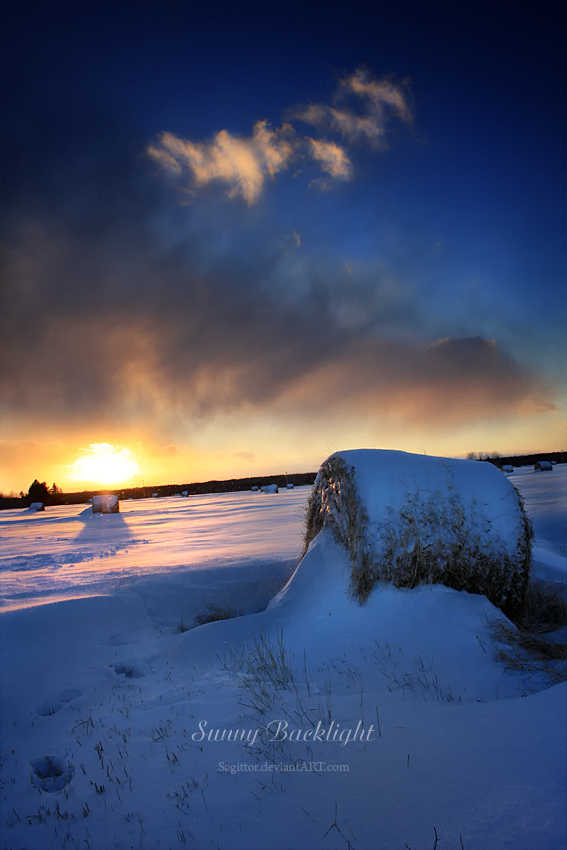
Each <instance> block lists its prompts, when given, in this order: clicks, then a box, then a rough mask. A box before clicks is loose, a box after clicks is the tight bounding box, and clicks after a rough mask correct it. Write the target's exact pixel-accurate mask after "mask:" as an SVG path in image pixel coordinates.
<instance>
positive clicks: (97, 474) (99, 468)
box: [69, 443, 140, 485]
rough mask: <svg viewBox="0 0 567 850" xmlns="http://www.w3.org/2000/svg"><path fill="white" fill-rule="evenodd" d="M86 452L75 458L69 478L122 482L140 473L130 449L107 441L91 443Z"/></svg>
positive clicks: (108, 483) (108, 482) (109, 483)
mask: <svg viewBox="0 0 567 850" xmlns="http://www.w3.org/2000/svg"><path fill="white" fill-rule="evenodd" d="M87 451H88V454H86V455H85V456H84V457H80V458H77V460H76V461H75V462H74V463H73V465H72V466H71V474H70V475H69V478H71V479H73V481H85V482H86V481H89V482H95V483H97V484H107V485H113V484H122V483H124V482H126V481H129V480H130V478H133V477H134V475H139V474H140V467H139V464H138V461H137V460H136V458H135V457H134V456H133V455H132V453H131V451H130V449H125V448H120V447H118V446H111V445H110V444H109V443H91V444H90V446H89V448H88V450H87Z"/></svg>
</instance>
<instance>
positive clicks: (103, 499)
mask: <svg viewBox="0 0 567 850" xmlns="http://www.w3.org/2000/svg"><path fill="white" fill-rule="evenodd" d="M119 512H120V505H119V502H118V497H117V496H113V495H111V494H105V495H103V496H93V514H117V513H119Z"/></svg>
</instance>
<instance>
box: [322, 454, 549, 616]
mask: <svg viewBox="0 0 567 850" xmlns="http://www.w3.org/2000/svg"><path fill="white" fill-rule="evenodd" d="M325 527H328V528H330V529H331V531H332V533H333V534H334V536H335V538H336V539H337V540H338V541H339V542H341V543H342V544H343V545H344V546H345V548H346V549H347V552H348V554H349V558H350V562H351V566H352V573H351V592H352V593H353V595H355V596H357V597H358V599H359V600H360V602H364V601H366V599H367V598H368V596H369V594H370V593H371V591H372V588H373V587H374V585H375V583H376V582H378V581H386V582H392V583H393V584H394V585H395V586H396V587H415V586H416V585H418V584H444V585H446V586H447V587H451V588H454V589H455V590H465V591H468V592H469V593H478V594H483V595H485V596H487V597H488V599H489V600H490V601H491V602H492V603H493V604H494V605H496V606H497V607H498V608H500V609H501V610H502V611H503V613H504V614H506V616H507V617H509V618H510V619H512V620H517V619H518V618H519V617H520V616H521V613H522V611H523V609H524V605H525V600H526V595H527V589H528V584H529V576H530V562H531V545H532V538H533V532H532V527H531V523H530V520H529V518H528V517H527V515H526V513H525V510H524V506H523V501H522V499H521V496H520V495H519V493H518V491H517V490H516V489H515V487H514V485H513V484H512V483H511V481H509V479H508V478H507V477H506V476H505V475H502V473H501V472H500V471H499V470H498V469H497V468H496V467H495V466H494V465H493V464H491V463H486V462H479V461H472V460H455V459H452V458H438V457H429V456H426V455H414V454H410V453H408V452H397V451H385V450H378V449H360V450H355V451H344V452H337V453H335V454H333V455H331V457H329V458H328V459H327V460H326V461H325V462H324V463H323V465H322V466H321V468H320V470H319V473H318V475H317V478H316V481H315V484H314V487H313V491H312V494H311V497H310V500H309V503H308V509H307V522H306V536H305V550H306V549H307V547H308V546H309V543H310V542H311V540H313V538H314V537H315V536H316V535H317V533H318V532H319V531H321V530H322V529H323V528H325Z"/></svg>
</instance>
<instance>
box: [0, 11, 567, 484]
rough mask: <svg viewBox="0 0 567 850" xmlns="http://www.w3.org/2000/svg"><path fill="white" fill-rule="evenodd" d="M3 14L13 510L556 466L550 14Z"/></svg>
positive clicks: (560, 35) (562, 167) (1, 473)
mask: <svg viewBox="0 0 567 850" xmlns="http://www.w3.org/2000/svg"><path fill="white" fill-rule="evenodd" d="M1 17H2V29H1V32H2V34H1V39H2V44H1V47H2V50H1V59H0V61H1V72H2V79H3V87H2V98H1V111H2V122H1V127H2V129H1V153H0V156H1V172H2V184H1V204H2V220H1V234H0V238H1V245H2V283H1V291H0V334H1V337H0V338H1V340H2V345H1V353H0V491H2V492H4V493H9V492H10V491H14V492H19V491H20V490H23V491H27V489H28V487H29V485H30V484H31V482H32V481H33V479H34V478H38V479H39V480H40V481H42V480H46V481H47V482H48V484H51V483H52V482H55V483H57V484H58V485H59V486H60V487H62V488H63V490H65V491H72V490H79V489H82V487H83V486H86V485H87V484H91V485H92V484H93V483H97V482H98V483H102V484H110V483H113V484H120V483H121V481H123V482H124V483H128V484H130V485H131V486H138V485H141V484H142V483H144V484H145V485H147V484H152V483H153V484H156V485H157V484H162V483H163V484H165V483H183V482H191V481H203V480H209V479H213V478H221V479H222V478H230V477H243V476H249V475H263V474H270V473H279V472H294V471H308V470H313V469H317V468H318V467H319V465H320V464H321V462H322V461H323V460H324V459H325V458H326V457H327V456H328V455H329V454H331V453H332V452H334V451H337V450H342V449H347V448H363V447H366V448H369V447H373V448H390V449H403V450H406V451H412V452H419V453H427V454H432V455H447V456H464V455H466V453H467V452H470V451H488V452H491V451H498V452H500V453H501V454H514V453H522V452H539V451H541V452H543V451H552V450H559V449H564V448H565V444H566V443H567V427H566V426H567V410H566V408H567V393H566V391H565V381H564V375H565V374H566V373H567V371H566V367H567V363H566V360H567V358H566V344H565V328H566V326H567V325H566V319H567V296H566V274H565V273H566V251H565V248H566V246H565V241H566V209H565V197H566V156H565V150H566V102H567V98H566V82H565V81H566V79H567V76H566V60H565V57H566V43H565V32H566V27H565V24H566V20H565V17H566V12H565V5H564V4H563V3H549V2H545V1H544V2H528V3H523V2H490V3H482V2H468V0H463V1H462V2H453V0H451V2H444V0H435V2H429V0H420V2H413V0H407V2H406V0H396V2H356V0H349V2H346V3H344V2H338V3H330V2H325V0H312V2H299V3H295V2H286V1H285V0H263V2H243V3H242V2H216V0H212V1H210V2H204V3H201V2H196V3H193V2H183V0H178V2H169V0H161V2H136V0H130V2H127V3H123V2H113V0H110V2H102V3H99V2H89V0H86V2H80V3H77V2H76V3H73V2H63V3H59V2H51V0H44V2H28V0H17V2H12V0H3V2H2V8H1ZM97 459H98V460H100V464H99V466H98V470H97Z"/></svg>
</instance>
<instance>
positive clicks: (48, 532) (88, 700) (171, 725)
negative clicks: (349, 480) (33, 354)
mask: <svg viewBox="0 0 567 850" xmlns="http://www.w3.org/2000/svg"><path fill="white" fill-rule="evenodd" d="M509 477H510V478H511V479H512V480H513V481H514V483H515V484H516V485H517V486H519V487H520V489H521V491H522V493H523V495H524V497H525V500H526V507H527V510H528V513H529V514H530V515H531V516H532V518H533V521H534V528H535V535H536V547H535V549H534V564H533V573H534V575H536V576H539V577H540V578H542V579H545V580H546V581H554V582H563V581H565V579H567V528H566V521H565V518H566V516H567V465H565V466H557V467H556V468H555V469H554V470H553V472H551V473H534V472H533V471H532V470H531V469H525V470H521V471H516V472H514V473H512V474H511V475H510V476H509ZM308 494H309V490H308V489H306V488H302V489H296V490H291V491H284V492H280V493H279V494H261V493H258V494H257V493H242V494H229V495H212V496H202V497H190V498H188V499H182V498H171V499H161V500H157V499H148V500H145V501H136V502H122V503H121V505H120V509H121V513H120V514H110V515H100V514H97V515H92V512H91V510H90V508H85V507H84V506H75V507H66V508H48V509H47V511H46V512H45V513H38V514H32V513H30V512H28V511H4V512H2V513H1V514H0V571H1V572H0V581H1V586H0V603H1V606H2V607H1V608H0V629H1V632H0V636H1V659H0V660H1V667H0V673H1V694H2V713H1V742H0V757H1V767H2V787H1V791H0V804H1V808H0V811H1V814H0V831H1V832H0V834H1V836H2V838H1V847H2V850H50V848H81V850H83V848H90V850H110V848H121V850H126V848H147V850H158V848H185V847H187V848H191V847H193V848H212V850H215V848H220V850H268V848H269V850H304V848H305V850H306V849H307V848H314V850H335V848H348V847H349V846H350V847H352V848H354V850H371V849H372V850H394V848H395V850H398V848H399V850H403V849H404V848H405V847H409V848H410V850H431V848H433V847H437V848H438V850H452V848H455V850H461V848H464V849H465V850H501V849H502V850H503V848H510V850H512V848H513V850H534V848H537V849H538V850H539V849H540V848H541V850H560V849H561V850H564V848H565V847H566V846H567V820H566V811H567V794H566V792H567V778H566V755H567V742H566V731H567V723H566V719H567V714H566V707H567V684H565V683H563V684H559V685H554V686H552V687H550V686H549V682H548V681H546V679H545V676H543V675H531V676H530V675H528V674H527V673H526V672H510V671H507V670H506V669H505V668H504V666H503V664H502V663H501V662H500V661H498V660H497V659H496V658H495V655H494V638H493V632H492V624H493V623H494V622H497V621H499V620H501V619H502V615H501V614H500V613H499V612H498V611H497V610H496V609H495V608H494V607H493V606H492V605H491V604H490V603H489V602H488V601H487V600H486V599H485V598H484V597H481V596H475V595H471V594H467V593H458V592H456V591H453V590H450V589H448V588H445V587H443V586H425V587H420V588H417V589H414V590H396V589H394V588H392V587H391V586H379V587H376V588H375V589H374V591H373V592H372V594H371V596H370V598H369V600H368V602H367V604H366V605H364V606H362V607H361V606H360V605H359V604H358V602H357V601H354V600H352V599H351V598H350V597H349V595H348V592H347V591H348V584H349V573H350V568H349V565H348V562H347V558H346V554H345V553H344V552H343V551H342V550H341V549H340V548H339V547H338V546H337V544H335V542H334V541H333V539H332V538H331V537H330V535H329V533H328V532H327V531H324V532H322V533H321V534H319V536H318V537H317V538H316V540H315V541H314V543H313V544H312V545H311V547H310V550H309V552H308V554H307V555H306V557H305V558H304V559H303V561H302V563H301V566H300V568H299V570H298V571H297V573H296V574H295V576H294V578H293V580H292V581H291V582H290V584H289V585H288V586H287V587H286V588H285V590H284V591H283V592H281V593H279V595H277V597H276V599H275V600H273V601H272V602H271V603H270V605H269V608H268V610H265V609H266V606H267V605H268V602H269V600H270V599H272V598H273V597H274V596H276V594H278V592H279V591H281V589H282V587H284V585H285V584H286V582H287V580H288V578H289V576H290V575H291V573H292V572H293V569H294V567H295V564H296V563H297V558H298V555H299V553H300V551H301V548H302V534H303V523H304V509H305V504H306V501H307V497H308ZM210 605H217V606H219V607H221V608H223V609H227V608H230V609H231V610H232V612H234V613H236V614H244V615H247V616H239V617H236V618H232V619H228V620H223V621H221V622H213V623H209V624H207V625H204V626H200V627H198V628H190V627H192V626H193V624H194V621H195V617H196V616H197V615H201V614H206V613H207V610H208V608H209V606H210Z"/></svg>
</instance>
